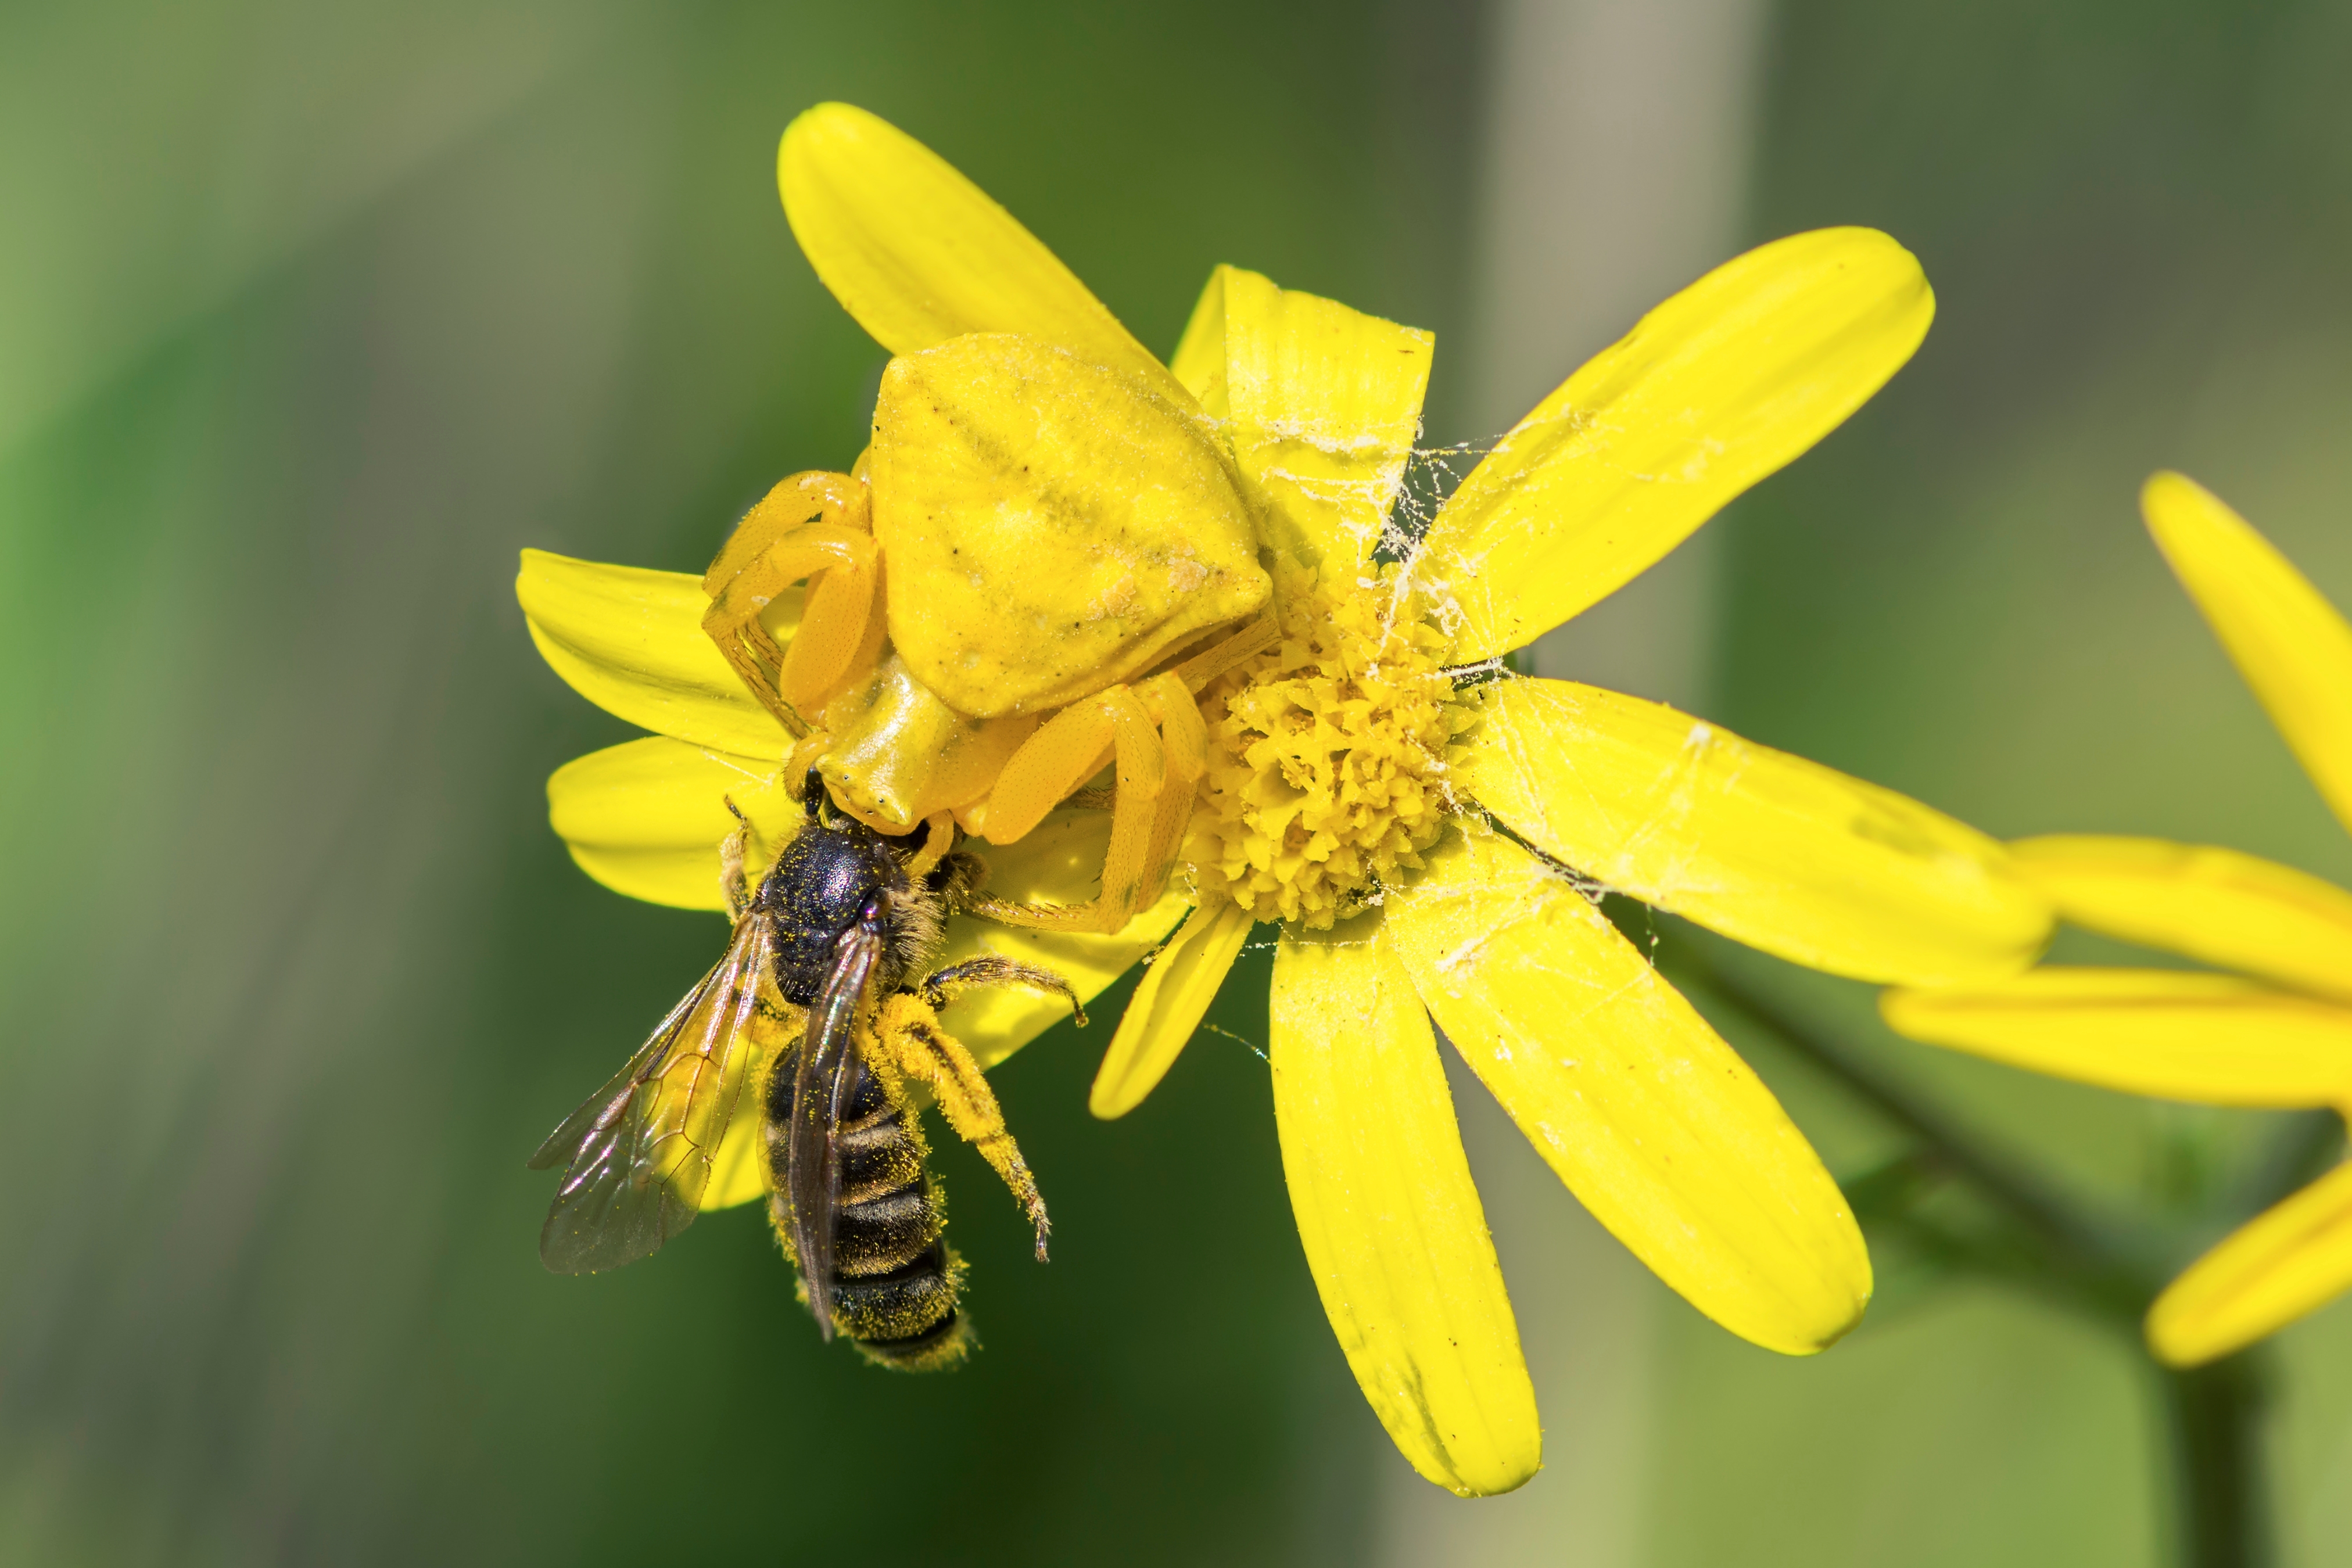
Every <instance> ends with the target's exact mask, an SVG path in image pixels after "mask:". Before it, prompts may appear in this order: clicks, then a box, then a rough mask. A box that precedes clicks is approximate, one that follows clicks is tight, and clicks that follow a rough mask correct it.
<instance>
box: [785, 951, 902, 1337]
mask: <svg viewBox="0 0 2352 1568" xmlns="http://www.w3.org/2000/svg"><path fill="white" fill-rule="evenodd" d="M881 956H882V925H881V921H880V918H879V916H878V915H875V916H873V917H870V918H869V917H861V918H860V919H859V920H858V922H857V924H856V925H852V926H851V927H850V928H849V929H848V930H847V931H845V932H844V933H842V935H841V937H840V938H839V940H838V941H836V942H835V944H834V949H833V964H832V967H830V968H828V969H827V970H826V971H825V976H824V985H823V986H822V987H821V988H819V989H818V991H817V994H816V999H815V1001H814V1003H812V1004H811V1005H810V1007H809V1012H808V1025H807V1030H806V1032H805V1033H803V1035H802V1037H801V1051H800V1063H799V1066H798V1068H797V1069H796V1070H795V1071H794V1073H793V1124H792V1128H791V1131H790V1133H789V1134H788V1136H787V1140H786V1143H785V1176H786V1179H785V1183H784V1187H785V1197H786V1198H787V1200H788V1201H789V1202H790V1203H791V1205H792V1211H793V1250H794V1252H795V1253H796V1254H797V1255H798V1257H799V1259H800V1265H801V1278H802V1280H803V1281H805V1282H806V1284H807V1286H808V1294H809V1310H810V1311H811V1312H814V1313H815V1314H816V1326H817V1329H818V1332H820V1333H823V1334H824V1337H825V1338H826V1339H828V1340H830V1339H831V1338H832V1337H833V1216H834V1210H835V1208H836V1207H839V1205H840V1202H841V1163H840V1160H839V1159H838V1158H837V1157H836V1155H835V1148H834V1133H835V1129H837V1128H838V1127H839V1126H840V1125H841V1106H842V1101H843V1098H844V1096H845V1095H846V1093H847V1092H848V1088H849V1064H850V1062H851V1061H854V1060H855V1052H856V1032H857V1020H858V1017H859V1015H860V1014H861V1013H862V1012H863V1011H864V1010H865V1005H866V990H867V988H869V987H870V986H871V985H872V984H873V981H874V969H875V966H876V965H877V963H878V962H879V961H880V959H881Z"/></svg>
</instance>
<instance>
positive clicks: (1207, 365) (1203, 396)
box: [1168, 267, 1232, 421]
mask: <svg viewBox="0 0 2352 1568" xmlns="http://www.w3.org/2000/svg"><path fill="white" fill-rule="evenodd" d="M1231 270H1232V268H1230V267H1218V268H1217V269H1216V270H1215V271H1214V272H1212V273H1211V274H1209V286H1208V287H1206V288H1203V289H1202V290H1201V298H1199V299H1197V300H1195V301H1193V304H1192V319H1191V320H1189V321H1187V322H1185V323H1184V336H1183V337H1182V338H1181V339H1179V340H1177V343H1176V352H1175V353H1174V354H1173V355H1172V356H1171V357H1170V359H1169V361H1168V370H1169V373H1171V375H1173V376H1174V377H1175V378H1176V380H1177V381H1178V382H1180V383H1181V385H1182V386H1183V388H1184V390H1185V391H1186V392H1191V393H1192V396H1193V397H1194V398H1195V399H1196V400H1197V401H1198V402H1200V404H1201V408H1202V412H1203V413H1207V414H1208V416H1209V417H1210V418H1211V419H1214V420H1220V421H1222V420H1223V418H1224V417H1225V416H1226V414H1227V413H1230V412H1231V410H1230V409H1229V408H1228V407H1227V405H1226V402H1225V274H1226V273H1227V272H1229V271H1231Z"/></svg>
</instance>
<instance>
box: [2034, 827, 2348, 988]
mask: <svg viewBox="0 0 2352 1568" xmlns="http://www.w3.org/2000/svg"><path fill="white" fill-rule="evenodd" d="M2010 851H2011V854H2012V855H2013V856H2014V857H2015V861H2016V865H2017V869H2018V873H2019V874H2020V875H2021V876H2024V877H2025V878H2027V879H2028V880H2029V881H2031V882H2032V883H2034V885H2035V886H2037V887H2039V888H2040V889H2041V890H2042V892H2043V893H2044V894H2047V895H2048V896H2049V898H2050V900H2051V901H2052V903H2053V904H2056V905H2057V908H2058V913H2059V914H2060V915H2062V916H2063V917H2064V918H2066V919H2068V920H2071V921H2073V922H2074V924H2075V925H2084V926H2088V927H2089V928H2090V929H2092V930H2094V931H2104V932H2105V933H2106V934H2107V935H2108V936H2120V937H2123V938H2124V939H2125V940H2126V941H2128V942H2139V943H2144V944H2146V945H2147V946H2150V947H2162V948H2165V949H2167V950H2168V951H2170V952H2174V953H2185V954H2187V955H2188V956H2190V957H2192V958H2201V959H2203V960H2204V961H2205V962H2207V963H2209V964H2218V965H2221V966H2222V967H2225V968H2231V969H2242V970H2244V971H2245V972H2246V973H2248V974H2250V975H2260V976H2263V977H2264V978H2266V979H2272V980H2277V981H2280V982H2282V983H2284V984H2285V985H2289V986H2294V987H2296V988H2300V989H2303V990H2307V991H2317V992H2319V993H2321V994H2322V995H2325V996H2332V997H2339V998H2346V999H2352V893H2347V892H2345V891H2344V890H2343V889H2342V888H2340V887H2337V886H2336V884H2335V883H2332V882H2323V881H2321V880H2320V879H2319V878H2317V877H2315V876H2313V875H2311V874H2309V873H2305V872H2300V871H2296V870H2295V869H2294V867H2292V866H2284V865H2281V864H2279V863H2278V862H2275V861H2266V860H2260V859H2257V858H2256V857H2255V856H2252V855H2249V854H2241V853H2240V852H2237V851H2236V850H2228V849H2217V848H2214V847H2212V846H2210V845H2204V844H2176V843H2173V842H2171V841H2169V840H2166V839H2127V838H2112V837H2107V836H2105V835H2098V834H2064V835H2053V836H2051V837H2048V838H2039V839H2021V840H2020V841H2017V842H2015V843H2013V844H2011V845H2010Z"/></svg>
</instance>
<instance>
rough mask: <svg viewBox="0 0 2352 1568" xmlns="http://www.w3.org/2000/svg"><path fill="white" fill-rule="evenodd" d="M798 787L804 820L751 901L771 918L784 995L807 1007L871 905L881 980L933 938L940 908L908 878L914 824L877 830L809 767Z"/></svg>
mask: <svg viewBox="0 0 2352 1568" xmlns="http://www.w3.org/2000/svg"><path fill="white" fill-rule="evenodd" d="M802 788H803V791H804V793H803V797H802V803H803V807H804V808H805V809H806V811H807V821H806V822H805V823H804V824H803V827H802V829H801V831H799V832H798V833H797V834H795V835H793V840H792V841H791V842H790V843H788V844H786V845H785V846H784V848H783V851H782V853H781V854H779V855H778V856H777V857H776V863H775V864H774V866H773V867H772V868H771V869H770V870H769V872H768V874H767V876H766V877H765V878H764V879H762V880H761V883H760V891H759V894H758V895H757V896H756V897H755V898H754V899H753V900H752V907H753V908H754V909H756V910H757V911H758V912H759V913H760V914H761V915H765V916H766V917H767V918H768V919H770V920H772V921H773V922H774V923H775V934H776V983H777V986H778V988H780V989H781V990H782V992H783V993H784V998H785V999H786V1000H787V1001H791V1002H793V1003H796V1004H798V1005H800V1006H803V1007H805V1006H807V1005H808V1003H809V1002H810V1001H811V1000H812V999H814V997H815V996H816V993H817V988H819V987H820V986H821V985H823V984H824V976H825V971H826V969H827V967H829V966H830V965H831V964H832V962H833V956H834V950H835V946H836V945H837V944H838V943H839V942H840V940H841V938H842V937H843V936H845V934H846V933H847V932H848V931H849V929H850V928H851V927H852V926H854V925H856V924H858V922H859V920H860V919H861V917H870V915H869V914H868V912H869V911H871V910H874V909H878V910H879V911H880V912H881V914H882V919H883V925H884V927H885V933H886V935H885V954H884V958H883V962H882V966H881V973H882V977H883V980H884V983H885V984H886V985H891V984H896V982H897V977H898V976H899V975H901V974H903V973H905V972H906V971H908V970H909V969H911V968H912V967H914V966H915V965H916V964H917V963H919V961H920V959H921V957H922V956H923V953H924V951H925V950H927V949H928V948H929V946H932V945H933V944H934V943H936V941H937V940H938V935H939V926H940V916H941V912H940V909H939V907H938V906H939V904H940V897H939V894H938V893H937V891H936V890H935V889H933V888H931V887H929V886H928V885H923V886H918V885H916V884H914V883H911V882H910V881H909V879H908V876H907V873H906V866H905V862H906V860H907V858H908V856H909V855H911V854H912V853H913V852H914V850H915V848H916V847H917V846H919V843H920V841H921V834H920V831H919V830H918V831H917V832H916V833H914V834H909V835H905V836H902V837H898V838H893V837H890V836H888V835H887V834H883V833H878V832H877V831H874V830H873V829H872V828H869V827H867V826H866V824H865V823H863V822H861V821H858V820H857V819H856V818H855V817H853V816H851V815H849V814H848V813H847V812H845V811H844V810H841V809H840V808H839V807H838V806H836V805H835V804H834V801H833V798H832V797H831V796H830V795H829V794H828V793H826V790H825V787H824V780H823V779H820V778H819V777H818V776H817V772H816V769H814V768H811V769H809V772H808V776H807V778H806V779H805V780H804V781H803V786H802Z"/></svg>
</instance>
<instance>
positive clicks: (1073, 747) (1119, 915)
mask: <svg viewBox="0 0 2352 1568" xmlns="http://www.w3.org/2000/svg"><path fill="white" fill-rule="evenodd" d="M1163 678H1164V677H1163ZM1196 717H1197V712H1196ZM1106 748H1108V749H1109V750H1110V752H1111V753H1112V757H1113V758H1114V759H1115V760H1116V762H1117V764H1118V772H1117V778H1118V784H1117V786H1116V789H1117V793H1116V795H1115V796H1114V798H1113V800H1112V805H1111V816H1110V848H1109V850H1108V852H1107V853H1106V854H1105V855H1104V856H1103V873H1102V892H1101V894H1100V895H1099V896H1098V897H1097V898H1096V899H1094V900H1093V901H1092V902H1090V903H1087V904H1063V905H1060V906H1057V907H1052V908H1048V907H1043V906H1039V905H1034V904H1015V903H1013V902H1012V901H1011V900H1009V899H999V898H976V899H973V900H971V902H970V903H969V904H968V907H969V908H970V909H971V912H972V913H973V914H975V915H982V916H984V917H986V918H988V919H991V920H994V921H997V922H999V923H1001V924H1003V925H1019V926H1027V927H1030V928H1032V929H1036V930H1047V931H1104V932H1108V931H1117V930H1118V928H1119V927H1120V926H1122V925H1126V924H1127V923H1128V921H1129V920H1130V919H1132V918H1133V917H1134V915H1135V911H1136V909H1137V907H1138V904H1139V896H1140V894H1142V892H1143V890H1144V883H1145V881H1146V879H1147V877H1148V875H1149V874H1150V860H1151V850H1152V840H1153V837H1154V835H1155V833H1156V831H1157V830H1158V826H1159V821H1160V796H1161V794H1162V792H1163V790H1164V789H1166V788H1167V786H1168V782H1169V780H1168V753H1167V747H1166V746H1165V744H1164V743H1163V742H1162V741H1161V739H1160V734H1159V732H1158V730H1157V729H1156V728H1155V727H1154V726H1153V724H1152V721H1151V715H1150V711H1149V710H1148V709H1147V708H1145V706H1144V705H1143V701H1142V699H1141V698H1140V697H1139V696H1138V695H1136V692H1135V690H1134V688H1132V687H1129V686H1113V687H1111V688H1110V689H1109V690H1108V691H1103V692H1097V693H1096V694H1095V695H1093V696H1090V697H1087V698H1084V699H1083V700H1081V701H1078V702H1075V703H1072V704H1071V705H1070V706H1068V707H1066V708H1064V709H1063V710H1062V711H1061V712H1060V713H1058V714H1055V716H1053V717H1052V718H1051V719H1048V720H1047V721H1046V722H1045V727H1043V728H1041V729H1040V730H1038V731H1037V733H1036V734H1034V735H1033V736H1031V737H1029V738H1028V740H1027V741H1025V742H1024V743H1023V745H1022V747H1021V749H1020V750H1018V751H1016V752H1014V753H1013V758H1012V760H1011V761H1009V762H1007V763H1006V764H1005V765H1004V770H1003V772H1002V773H1000V774H999V775H998V776H997V780H996V788H995V789H992V790H991V791H990V792H989V797H988V810H987V813H986V815H985V817H984V818H983V819H982V827H981V831H982V834H983V836H985V837H986V838H987V839H988V841H990V842H991V843H998V844H1009V843H1013V842H1014V841H1017V840H1019V839H1021V838H1022V837H1023V836H1024V835H1025V834H1027V833H1028V831H1030V830H1031V829H1032V828H1034V827H1035V826H1036V825H1037V824H1038V823H1039V822H1041V821H1044V820H1045V813H1046V812H1048V811H1050V810H1053V809H1054V808H1055V806H1057V805H1059V804H1060V803H1061V802H1062V800H1063V799H1064V798H1065V797H1066V796H1067V795H1068V794H1069V793H1070V792H1071V791H1072V790H1074V789H1076V788H1077V787H1078V786H1079V785H1081V784H1083V783H1085V782H1086V780H1087V779H1088V778H1089V777H1091V776H1092V775H1093V774H1095V773H1096V772H1097V771H1098V770H1099V769H1100V768H1101V767H1102V764H1103V760H1104V758H1103V753H1104V751H1105V749H1106ZM1183 793H1184V794H1185V796H1186V800H1187V803H1188V809H1189V800H1190V794H1191V791H1190V789H1189V788H1185V789H1183Z"/></svg>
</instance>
